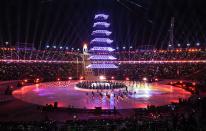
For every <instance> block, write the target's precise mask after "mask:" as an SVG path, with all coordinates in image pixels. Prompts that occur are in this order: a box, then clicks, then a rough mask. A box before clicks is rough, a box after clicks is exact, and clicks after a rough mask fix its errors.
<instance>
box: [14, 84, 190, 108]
mask: <svg viewBox="0 0 206 131" xmlns="http://www.w3.org/2000/svg"><path fill="white" fill-rule="evenodd" d="M78 82H79V81H60V82H48V83H40V84H36V85H30V86H25V87H23V88H21V89H19V90H15V91H14V92H13V96H15V97H16V98H18V99H21V100H23V101H26V102H29V103H34V104H39V105H46V104H47V103H54V102H55V101H58V106H59V107H69V106H73V107H75V108H87V109H94V108H95V107H102V108H103V109H113V108H114V106H115V107H116V108H117V109H128V108H146V107H147V105H156V106H160V105H166V104H169V103H171V102H178V100H179V98H188V97H189V96H190V93H189V92H187V91H185V90H183V89H180V88H177V87H172V86H169V85H163V84H159V83H152V84H148V83H138V82H137V83H133V82H128V81H124V83H125V84H126V85H127V86H128V91H129V93H128V94H127V95H124V94H123V93H122V92H123V90H125V89H122V91H119V90H115V91H108V90H103V91H102V90H101V91H99V92H101V93H102V94H100V93H97V91H93V92H94V94H93V95H92V91H91V90H82V89H78V88H76V87H75V85H76V84H77V83H78Z"/></svg>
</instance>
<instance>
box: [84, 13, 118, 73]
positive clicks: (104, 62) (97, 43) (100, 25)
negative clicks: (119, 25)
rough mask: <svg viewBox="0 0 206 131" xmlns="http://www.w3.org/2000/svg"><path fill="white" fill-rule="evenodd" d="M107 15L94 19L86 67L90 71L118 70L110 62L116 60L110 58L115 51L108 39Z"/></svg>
mask: <svg viewBox="0 0 206 131" xmlns="http://www.w3.org/2000/svg"><path fill="white" fill-rule="evenodd" d="M108 18H109V15H107V14H96V15H95V17H94V21H95V22H94V24H93V31H92V34H91V35H92V38H93V39H92V40H91V41H90V45H89V47H90V49H89V53H90V56H89V60H90V61H91V63H90V64H89V65H88V66H87V68H90V69H99V70H101V69H114V68H118V67H117V66H116V65H115V64H113V62H112V61H114V60H116V59H117V58H115V57H114V56H112V52H113V51H114V50H115V49H113V48H112V43H113V40H112V39H110V37H111V34H112V32H111V31H109V28H110V23H109V22H108Z"/></svg>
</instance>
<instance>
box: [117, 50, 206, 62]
mask: <svg viewBox="0 0 206 131" xmlns="http://www.w3.org/2000/svg"><path fill="white" fill-rule="evenodd" d="M114 54H115V56H116V57H117V58H118V60H121V61H128V60H130V61H141V60H205V58H206V51H205V50H200V49H188V50H181V49H177V50H149V51H120V52H115V53H114Z"/></svg>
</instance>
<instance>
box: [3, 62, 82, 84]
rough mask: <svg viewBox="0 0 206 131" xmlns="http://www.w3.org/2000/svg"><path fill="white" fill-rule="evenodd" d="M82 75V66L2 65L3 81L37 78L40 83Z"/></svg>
mask: <svg viewBox="0 0 206 131" xmlns="http://www.w3.org/2000/svg"><path fill="white" fill-rule="evenodd" d="M77 69H79V70H77ZM80 73H82V72H81V64H78V65H77V64H72V63H67V64H49V63H47V64H46V63H26V64H25V63H0V80H1V81H5V80H24V79H27V80H30V79H31V80H34V79H37V78H38V79H39V81H54V80H57V79H60V80H68V78H69V77H73V78H75V77H77V76H79V74H80Z"/></svg>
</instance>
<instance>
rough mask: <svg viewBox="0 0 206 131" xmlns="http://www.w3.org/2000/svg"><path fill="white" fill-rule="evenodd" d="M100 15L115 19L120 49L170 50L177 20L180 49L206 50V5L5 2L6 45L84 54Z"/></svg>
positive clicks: (1, 17) (187, 1)
mask: <svg viewBox="0 0 206 131" xmlns="http://www.w3.org/2000/svg"><path fill="white" fill-rule="evenodd" d="M97 12H103V13H108V14H109V15H110V19H109V21H110V22H111V24H112V25H111V28H110V29H111V31H112V32H113V34H112V39H113V40H114V45H113V46H114V47H117V46H119V47H120V48H121V47H123V46H126V47H129V46H133V48H139V47H141V46H144V45H153V46H154V47H158V48H164V47H166V46H167V45H168V41H169V32H168V30H169V27H170V19H171V17H173V16H174V17H175V31H174V38H175V39H174V41H175V44H177V43H181V45H186V44H187V43H190V44H191V45H194V44H195V43H197V42H199V43H201V45H204V46H205V45H206V1H205V0H0V42H1V45H3V44H4V43H5V42H6V41H8V42H9V45H15V44H16V43H17V42H20V43H28V46H29V45H32V43H33V45H34V46H35V47H36V48H39V47H40V46H45V45H46V43H48V44H49V45H51V46H52V45H57V46H60V45H61V46H64V47H65V46H68V47H69V48H71V47H74V48H78V47H81V46H82V44H83V42H87V43H88V42H89V41H90V40H91V36H90V35H91V32H92V25H93V22H94V20H93V18H94V15H95V13H97ZM40 43H41V44H40Z"/></svg>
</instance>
